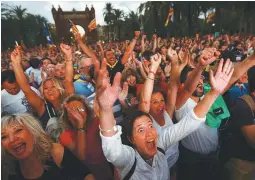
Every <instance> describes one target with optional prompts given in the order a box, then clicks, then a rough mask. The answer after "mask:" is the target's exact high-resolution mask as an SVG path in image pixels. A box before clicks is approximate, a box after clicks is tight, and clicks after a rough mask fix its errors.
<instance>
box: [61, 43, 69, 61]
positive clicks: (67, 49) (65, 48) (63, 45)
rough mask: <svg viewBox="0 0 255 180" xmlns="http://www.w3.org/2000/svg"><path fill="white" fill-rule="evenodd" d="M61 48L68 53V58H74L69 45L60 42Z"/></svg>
mask: <svg viewBox="0 0 255 180" xmlns="http://www.w3.org/2000/svg"><path fill="white" fill-rule="evenodd" d="M60 49H61V50H62V51H63V53H64V54H65V55H66V57H67V59H68V60H72V48H71V47H70V46H69V45H66V44H63V43H61V44H60Z"/></svg>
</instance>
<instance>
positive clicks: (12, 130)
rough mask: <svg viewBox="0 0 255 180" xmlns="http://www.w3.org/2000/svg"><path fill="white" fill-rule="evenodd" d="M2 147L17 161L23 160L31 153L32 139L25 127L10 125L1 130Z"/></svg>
mask: <svg viewBox="0 0 255 180" xmlns="http://www.w3.org/2000/svg"><path fill="white" fill-rule="evenodd" d="M1 143H2V147H3V148H4V149H5V150H6V151H7V152H8V153H10V154H12V155H13V156H14V157H16V158H17V159H18V160H23V159H26V158H27V157H29V156H30V155H31V154H32V153H33V149H34V138H33V135H32V134H31V133H30V132H29V131H28V129H27V128H26V127H25V126H22V125H10V126H8V127H7V128H5V129H3V128H2V130H1Z"/></svg>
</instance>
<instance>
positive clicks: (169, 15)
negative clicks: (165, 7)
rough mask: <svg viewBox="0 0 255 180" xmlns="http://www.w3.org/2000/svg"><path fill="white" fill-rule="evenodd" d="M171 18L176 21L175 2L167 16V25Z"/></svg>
mask: <svg viewBox="0 0 255 180" xmlns="http://www.w3.org/2000/svg"><path fill="white" fill-rule="evenodd" d="M170 19H171V21H172V22H174V3H173V2H171V6H170V8H169V13H168V16H167V19H166V23H165V26H167V25H168V22H169V20H170Z"/></svg>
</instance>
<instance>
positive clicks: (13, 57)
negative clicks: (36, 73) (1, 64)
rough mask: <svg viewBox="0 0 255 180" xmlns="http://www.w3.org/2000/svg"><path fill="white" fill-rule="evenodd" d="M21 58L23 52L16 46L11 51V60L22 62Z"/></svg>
mask: <svg viewBox="0 0 255 180" xmlns="http://www.w3.org/2000/svg"><path fill="white" fill-rule="evenodd" d="M21 60H22V58H21V53H20V51H19V50H18V49H17V48H15V49H14V50H13V51H12V53H11V61H12V63H21Z"/></svg>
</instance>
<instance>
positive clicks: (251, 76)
mask: <svg viewBox="0 0 255 180" xmlns="http://www.w3.org/2000/svg"><path fill="white" fill-rule="evenodd" d="M248 85H249V90H250V92H251V93H252V92H255V67H252V68H250V69H249V70H248Z"/></svg>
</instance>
